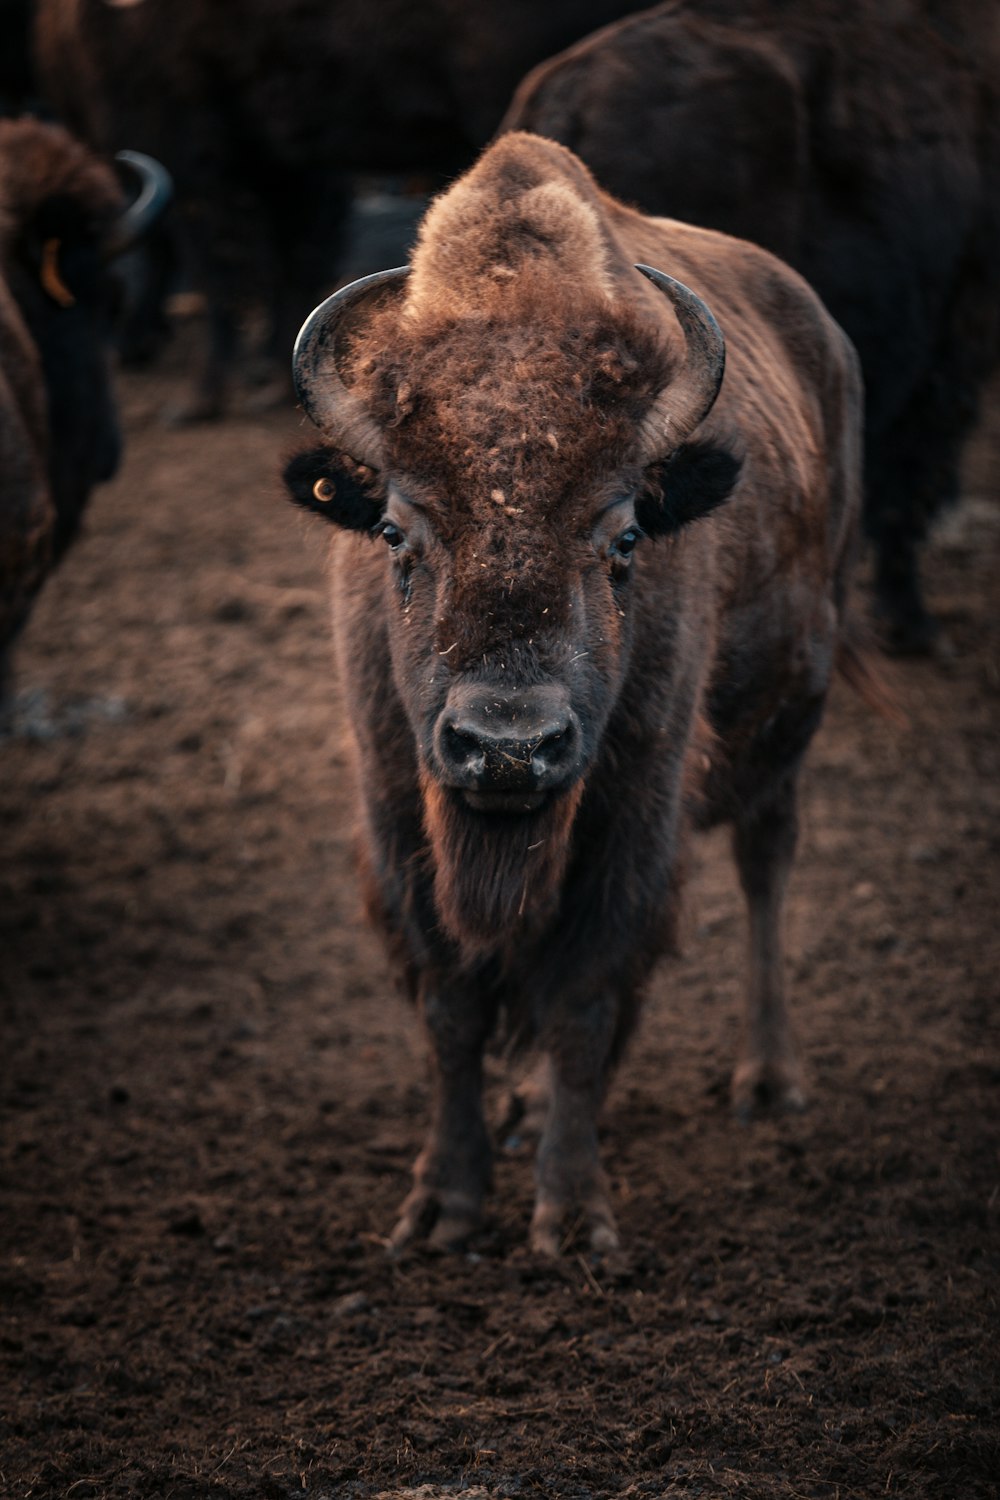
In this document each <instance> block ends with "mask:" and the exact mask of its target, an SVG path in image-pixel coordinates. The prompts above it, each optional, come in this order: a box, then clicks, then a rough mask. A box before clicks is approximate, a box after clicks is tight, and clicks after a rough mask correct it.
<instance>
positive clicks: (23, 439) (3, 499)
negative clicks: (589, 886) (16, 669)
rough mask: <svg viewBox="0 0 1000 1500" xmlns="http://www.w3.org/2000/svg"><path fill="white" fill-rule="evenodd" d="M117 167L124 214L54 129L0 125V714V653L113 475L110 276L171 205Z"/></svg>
mask: <svg viewBox="0 0 1000 1500" xmlns="http://www.w3.org/2000/svg"><path fill="white" fill-rule="evenodd" d="M123 156H125V158H126V161H127V165H128V167H129V169H130V170H131V171H132V172H133V174H134V175H136V174H137V175H138V176H139V178H140V180H141V182H142V188H141V190H140V193H139V196H138V198H137V200H136V202H135V203H134V204H133V205H132V206H131V207H127V206H126V199H125V195H124V193H123V191H122V189H121V187H120V186H119V184H118V182H117V180H116V178H115V174H114V172H113V171H112V169H111V167H109V166H108V165H106V164H105V163H103V162H101V161H98V159H97V158H96V157H95V156H93V155H92V154H91V153H90V152H89V151H88V150H87V149H86V147H84V146H82V145H80V143H79V142H78V141H75V140H73V139H72V137H71V136H69V135H68V134H67V133H66V131H65V130H63V129H61V128H60V127H59V126H55V125H43V124H42V123H40V122H39V121H37V120H27V119H25V120H2V121H0V700H2V698H3V686H4V683H3V679H4V670H3V667H4V660H5V653H6V648H7V647H8V645H9V643H10V641H11V640H12V639H13V637H14V636H15V635H16V633H17V631H18V630H19V629H20V628H21V626H22V625H23V623H24V621H25V619H26V618H27V614H28V611H29V609H30V606H31V602H32V600H33V599H34V597H35V595H36V593H37V592H38V590H39V588H40V587H41V585H42V582H43V581H44V578H45V576H46V574H47V573H48V572H49V571H50V569H51V568H52V566H53V564H54V563H55V562H56V561H57V560H58V558H59V557H60V556H61V554H62V552H63V551H64V550H65V548H66V547H67V546H68V544H69V542H70V541H71V539H72V537H73V535H74V534H75V532H76V529H77V526H78V524H79V520H80V516H81V513H82V511H83V507H84V505H85V503H86V500H87V496H88V494H89V492H90V490H91V487H92V486H93V485H94V484H97V483H98V482H100V481H101V480H104V479H109V478H110V477H111V475H112V474H113V473H114V471H115V469H116V467H117V465H118V458H119V452H120V439H119V433H118V419H117V415H116V411H115V404H114V396H113V392H112V388H111V380H110V372H109V369H108V344H109V342H110V338H111V332H112V313H113V310H114V288H113V281H112V276H111V272H110V269H109V264H108V263H109V262H110V261H111V260H112V259H113V258H114V257H115V256H117V255H119V254H121V253H122V252H123V251H124V250H126V249H128V248H129V247H130V246H131V245H132V244H134V243H135V242H136V240H137V239H138V238H139V237H140V236H141V235H142V234H143V233H145V231H146V229H148V227H149V225H150V224H151V223H152V222H153V221H154V220H155V218H156V217H157V216H158V215H159V213H160V211H161V209H162V207H163V206H164V203H165V201H166V197H167V195H168V192H169V185H168V181H167V178H166V175H165V174H164V173H163V172H162V169H160V168H159V167H158V166H157V164H156V163H153V162H150V161H148V160H147V159H146V158H144V157H139V156H137V155H135V154H132V153H127V154H126V153H123Z"/></svg>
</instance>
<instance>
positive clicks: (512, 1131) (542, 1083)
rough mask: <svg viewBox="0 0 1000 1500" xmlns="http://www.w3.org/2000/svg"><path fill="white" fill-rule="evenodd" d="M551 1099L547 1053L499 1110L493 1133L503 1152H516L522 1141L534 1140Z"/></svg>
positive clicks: (512, 1091) (536, 1138) (549, 1060)
mask: <svg viewBox="0 0 1000 1500" xmlns="http://www.w3.org/2000/svg"><path fill="white" fill-rule="evenodd" d="M551 1100H552V1062H551V1059H550V1058H549V1056H548V1054H547V1053H544V1052H543V1053H542V1056H541V1057H540V1058H539V1059H538V1061H537V1062H536V1063H535V1065H534V1067H533V1068H532V1069H531V1071H530V1072H529V1073H528V1074H527V1075H526V1077H524V1078H523V1079H522V1080H521V1082H520V1083H518V1084H515V1086H514V1087H513V1088H512V1089H511V1090H510V1092H509V1093H508V1094H507V1095H506V1097H505V1098H504V1100H503V1102H502V1104H501V1108H500V1119H499V1124H498V1126H497V1134H498V1136H499V1139H500V1140H501V1141H502V1142H503V1145H504V1149H505V1150H506V1151H516V1150H517V1148H518V1146H520V1145H521V1144H522V1142H523V1141H524V1140H526V1139H529V1140H536V1141H537V1140H538V1139H539V1138H540V1136H541V1134H542V1131H543V1130H544V1128H545V1121H546V1119H547V1118H548V1113H549V1105H550V1103H551Z"/></svg>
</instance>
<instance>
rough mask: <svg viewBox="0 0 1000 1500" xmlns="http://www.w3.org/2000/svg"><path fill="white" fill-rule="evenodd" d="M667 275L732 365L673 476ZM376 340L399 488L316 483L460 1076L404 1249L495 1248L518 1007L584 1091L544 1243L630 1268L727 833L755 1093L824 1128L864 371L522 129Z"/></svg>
mask: <svg viewBox="0 0 1000 1500" xmlns="http://www.w3.org/2000/svg"><path fill="white" fill-rule="evenodd" d="M635 262H643V263H646V264H651V265H654V266H657V267H659V268H660V269H662V270H664V271H666V272H667V273H669V274H670V275H673V276H676V277H678V278H679V279H680V280H682V281H683V282H685V283H686V284H688V285H689V286H691V287H693V288H694V290H695V291H696V292H698V293H699V294H700V295H702V296H703V297H704V298H705V299H706V301H707V302H708V303H709V304H710V306H711V307H712V309H713V310H714V312H715V314H716V316H717V317H718V319H719V322H720V323H721V325H722V327H723V329H724V331H725V334H726V338H727V342H728V366H727V375H726V379H725V382H724V384H723V388H722V392H721V395H720V396H719V398H718V401H717V403H716V407H715V409H714V410H713V412H712V414H711V415H710V416H709V417H708V419H707V420H706V421H705V422H704V423H703V425H702V429H701V434H700V436H699V438H698V440H697V441H692V440H690V434H687V433H684V432H680V433H678V434H677V435H676V437H675V438H674V440H673V441H674V443H675V445H679V451H670V450H669V449H665V450H664V451H663V452H662V453H661V454H659V455H652V456H651V455H650V452H649V450H648V447H647V435H646V422H645V419H646V417H647V416H648V413H649V411H650V409H651V407H652V406H653V403H654V402H658V401H660V400H662V399H665V398H666V396H667V395H668V394H669V392H670V390H671V389H672V388H673V387H674V386H675V385H676V384H677V383H678V382H679V380H680V379H681V374H680V372H681V371H682V370H683V368H684V365H683V359H684V344H685V340H684V337H683V335H682V334H681V329H680V327H679V325H678V323H677V320H676V318H675V316H674V314H673V312H672V311H671V307H670V304H669V302H668V301H667V300H666V298H665V296H664V295H663V293H661V292H660V291H659V290H657V289H655V288H653V287H652V286H651V285H650V284H649V282H647V281H646V280H645V279H644V278H642V277H641V276H640V275H639V274H638V273H637V272H636V271H635V270H634V269H633V266H634V263H635ZM350 326H351V328H352V332H351V336H350V347H349V348H348V349H347V350H345V351H344V353H343V359H342V361H341V370H342V373H343V375H344V378H345V379H346V381H347V383H348V384H349V385H350V386H351V387H352V390H353V394H354V395H355V396H361V397H362V398H363V400H364V402H365V405H366V407H367V410H368V411H369V412H370V414H371V416H372V417H373V419H374V421H375V423H376V425H377V427H378V428H379V429H380V432H381V439H382V441H383V452H384V460H383V468H382V472H381V473H380V475H379V476H378V477H377V480H376V481H375V482H374V483H372V482H370V481H368V480H367V479H366V480H365V481H364V482H361V481H359V480H358V479H357V477H356V466H355V465H352V464H351V463H350V462H348V461H347V460H346V459H345V458H344V457H343V456H342V455H339V454H338V453H337V451H336V449H335V447H334V448H329V447H328V448H326V449H323V450H320V452H319V453H318V454H314V455H311V456H309V457H302V458H299V459H297V460H295V461H294V462H293V463H292V464H291V465H290V467H289V471H288V476H289V486H290V489H291V491H292V494H293V497H294V498H296V499H298V500H299V501H300V502H301V503H304V504H307V505H309V506H310V508H312V509H317V510H322V511H323V513H324V514H326V516H327V518H328V519H329V520H331V521H333V522H335V523H339V525H340V526H341V527H343V528H345V529H344V530H343V531H341V532H340V533H339V534H335V535H336V542H335V547H334V562H333V603H334V621H335V631H336V640H337V654H338V661H339V664H340V668H341V672H342V676H343V680H344V687H345V693H346V698H347V704H348V711H349V715H350V721H351V724H352V727H353V732H354V737H355V741H356V749H357V762H358V773H359V791H360V796H361V806H362V826H363V836H362V837H363V847H364V861H363V863H364V867H365V871H366V881H367V883H368V885H369V888H370V889H371V890H372V891H373V893H374V897H373V901H372V903H371V904H372V906H373V909H375V910H376V911H377V912H378V914H379V916H380V919H381V920H382V921H383V922H384V924H385V926H386V929H387V931H388V934H389V936H390V941H391V944H392V947H393V950H394V952H395V953H396V954H397V955H398V956H399V957H400V958H401V961H402V964H403V967H404V969H405V971H406V973H407V974H408V976H409V978H410V981H411V983H412V986H413V988H414V990H415V992H416V994H417V995H418V998H419V999H420V1002H421V1005H422V1009H423V1014H424V1017H425V1021H426V1024H427V1027H428V1031H429V1034H430V1037H431V1041H432V1046H433V1053H434V1059H435V1074H436V1100H435V1113H434V1121H433V1124H432V1127H431V1131H430V1134H429V1137H428V1141H427V1144H426V1147H425V1149H424V1151H423V1152H422V1153H421V1155H420V1157H419V1159H418V1162H417V1166H416V1172H415V1176H416V1183H415V1187H414V1190H413V1193H412V1194H411V1195H410V1198H409V1199H408V1200H407V1202H406V1204H405V1205H404V1208H403V1212H402V1217H401V1219H400V1222H399V1225H398V1226H397V1230H396V1234H395V1242H396V1243H397V1244H402V1243H404V1242H406V1241H407V1240H409V1239H411V1238H412V1237H414V1236H416V1235H418V1234H419V1233H421V1232H423V1229H424V1228H425V1227H426V1223H427V1221H428V1218H430V1219H433V1217H434V1215H435V1214H437V1215H438V1227H437V1230H436V1234H437V1237H438V1238H439V1239H441V1240H450V1239H452V1238H456V1237H459V1236H460V1235H461V1234H462V1233H466V1232H468V1231H469V1230H470V1229H471V1228H472V1227H474V1225H475V1223H476V1220H477V1217H478V1212H479V1205H480V1200H481V1198H482V1194H483V1191H484V1189H485V1186H486V1183H487V1181H488V1179H489V1155H490V1153H489V1143H488V1139H487V1137H486V1132H485V1127H484V1124H483V1120H482V1112H481V1102H480V1098H479V1072H480V1058H481V1053H482V1048H483V1046H484V1043H485V1040H486V1038H487V1036H488V1035H489V1033H490V1031H491V1029H492V1028H493V1026H494V1025H495V1023H496V1019H497V1017H498V1015H500V1014H503V1013H506V1014H507V1015H508V1017H509V1018H510V1020H511V1023H512V1026H513V1029H514V1030H515V1031H516V1032H517V1033H518V1034H520V1035H522V1036H524V1035H532V1036H533V1037H534V1038H535V1039H536V1040H537V1041H538V1042H539V1043H540V1045H541V1046H542V1047H543V1048H544V1049H545V1050H546V1051H547V1052H548V1053H549V1055H550V1058H551V1061H552V1077H553V1097H552V1100H551V1104H550V1110H549V1118H548V1123H547V1126H546V1129H545V1133H544V1135H543V1139H542V1143H541V1147H540V1153H539V1192H538V1200H537V1203H536V1209H535V1216H534V1220H533V1241H534V1243H535V1245H536V1246H537V1247H538V1248H539V1249H541V1250H545V1251H552V1250H554V1249H555V1247H556V1245H557V1244H558V1240H559V1222H560V1220H561V1218H562V1216H563V1215H564V1214H565V1213H567V1212H571V1211H573V1210H575V1209H576V1208H581V1209H582V1210H583V1213H584V1217H585V1219H586V1221H587V1223H588V1225H589V1229H590V1233H591V1242H592V1244H593V1245H594V1246H595V1248H607V1247H608V1246H609V1245H610V1244H612V1243H614V1241H615V1231H614V1225H613V1217H612V1214H611V1209H610V1204H609V1202H608V1198H607V1194H606V1191H605V1187H604V1185H603V1179H602V1177H601V1174H600V1170H599V1166H598V1161H597V1148H596V1133H595V1119H596V1112H597V1109H598V1107H599V1104H600V1101H601V1098H602V1096H603V1093H604V1089H605V1087H606V1084H607V1081H608V1077H609V1074H610V1070H611V1068H612V1066H613V1064H614V1061H615V1059H616V1058H617V1056H618V1055H619V1053H620V1051H621V1048H622V1046H623V1044H624V1041H625V1039H626V1038H627V1035H628V1032H629V1030H630V1028H631V1025H632V1023H633V1020H634V1018H635V1015H636V1012H637V1009H638V1004H639V998H640V995H641V991H642V986H643V984H644V982H645V980H646V978H647V976H648V974H649V972H650V969H651V967H652V965H653V963H654V962H655V960H656V958H657V957H658V956H659V955H660V954H661V953H662V952H664V951H665V949H666V948H667V947H668V946H669V944H670V941H671V938H672V934H673V930H674V926H675V920H676V903H677V895H678V890H679V885H680V879H681V870H682V851H683V846H684V841H685V837H686V831H687V829H688V828H689V827H691V826H692V825H693V824H694V823H696V822H698V823H708V822H712V821H714V820H717V819H719V818H728V819H731V820H732V821H733V822H734V825H735V828H736V834H737V837H736V850H737V858H738V863H739V867H740V873H741V878H742V879H743V882H744V886H745V888H746V891H747V896H748V902H749V906H750V912H751V921H752V931H753V933H754V942H753V948H752V955H751V974H752V983H751V995H750V1000H749V1008H748V1042H747V1048H746V1050H745V1052H744V1056H743V1058H742V1060H741V1063H740V1066H739V1068H738V1070H737V1075H736V1082H735V1086H734V1087H735V1094H734V1097H735V1099H736V1102H737V1104H738V1105H740V1107H748V1106H749V1105H750V1104H751V1103H752V1102H754V1101H755V1100H756V1099H758V1098H759V1097H761V1096H765V1095H767V1096H770V1097H772V1098H776V1099H779V1100H782V1101H784V1102H786V1103H795V1102H798V1101H800V1099H801V1093H802V1077H801V1068H800V1065H799V1063H798V1061H797V1057H796V1054H795V1049H794V1046H793V1043H792V1040H791V1033H790V1029H789V1025H788V1021H787V1017H786V1014H785V1009H784V1002H783V996H782V977H781V969H780V945H779V942H778V936H777V934H778V923H779V919H780V897H781V890H782V888H783V884H784V878H785V875H786V873H787V869H788V865H789V863H790V860H791V851H792V848H793V845H794V826H795V803H794V788H795V776H796V772H797V768H798V765H799V762H800V760H801V757H802V754H803V753H804V751H805V748H806V746H807V744H808V741H809V738H810V736H811V734H812V732H813V730H814V728H815V726H816V723H817V722H818V718H819V714H820V712H821V709H822V703H823V697H824V695H825V691H826V687H827V684H828V682H829V677H830V673H831V671H832V668H833V662H834V656H835V651H836V642H837V636H838V630H839V625H840V620H841V617H842V614H843V609H844V600H845V594H846V586H847V568H848V563H849V557H850V552H851V544H852V538H853V536H854V531H855V525H856V520H857V508H858V442H859V401H860V392H859V386H858V380H857V371H856V362H855V360H854V357H853V354H852V351H851V350H850V347H849V346H848V345H847V343H846V341H845V339H844V338H843V336H842V335H841V334H840V332H839V330H838V329H837V328H836V326H835V325H834V324H833V323H832V321H831V320H830V319H829V318H828V316H827V315H826V314H825V312H824V311H823V309H822V307H821V306H820V305H819V303H818V302H817V300H816V299H815V297H814V296H813V295H812V293H811V292H810V291H809V289H808V288H807V287H806V286H805V284H804V283H802V282H801V281H800V280H799V279H798V278H797V277H796V276H795V275H794V273H792V272H790V271H788V270H787V269H786V268H785V267H783V266H781V265H780V263H778V262H776V261H774V260H773V259H772V258H771V257H770V256H768V255H766V254H765V253H764V252H761V251H757V250H755V249H754V248H753V247H752V246H749V245H746V244H743V243H741V242H738V241H730V240H726V239H725V238H723V237H721V236H718V235H713V234H710V233H708V232H702V231H698V230H693V229H690V228H688V227H686V226H683V225H680V224H675V223H672V222H668V221H651V220H647V219H644V218H642V217H641V216H640V215H638V214H636V213H634V212H632V211H631V210H629V209H626V208H624V207H623V206H622V205H620V204H617V203H615V202H614V201H613V200H611V199H609V198H607V197H606V196H605V195H604V194H602V193H601V192H600V190H599V189H597V188H596V187H595V185H594V184H593V182H592V181H591V180H590V178H589V176H588V174H587V173H586V172H585V170H584V169H583V168H582V166H581V165H580V163H579V162H578V161H577V160H576V159H575V158H574V157H572V156H571V155H570V154H569V153H568V152H566V151H565V150H563V149H562V148H560V147H558V146H555V145H553V144H552V143H549V142H545V141H541V140H538V139H536V138H533V137H530V136H518V135H514V136H509V137H506V138H505V139H504V140H502V141H500V142H498V143H497V144H496V145H495V146H493V147H492V148H491V149H490V150H489V151H488V152H487V153H485V155H484V156H483V158H482V160H481V162H480V164H479V165H478V166H477V167H476V168H475V169H474V170H473V171H472V172H471V173H470V174H469V176H468V177H467V178H465V179H463V180H462V181H461V182H459V183H458V184H457V185H456V186H455V187H453V188H452V189H451V190H450V191H449V193H448V194H446V195H445V197H444V198H443V199H442V200H440V202H439V203H438V204H437V205H436V206H435V207H434V208H433V209H432V211H431V212H430V214H429V215H428V217H427V220H426V222H425V225H424V228H423V231H422V234H421V237H420V242H419V244H418V247H417V251H416V254H415V256H414V264H413V270H412V273H411V275H410V277H409V278H408V280H407V282H406V283H405V286H404V287H403V288H402V289H401V291H400V293H399V294H397V295H396V296H391V295H390V296H388V297H386V298H383V300H382V301H381V302H380V303H378V304H373V305H372V306H370V307H367V308H366V309H365V311H364V316H361V315H359V317H358V319H357V320H356V321H355V322H354V323H353V324H352V325H350ZM317 378H322V375H321V374H320V375H318V376H317ZM681 409H683V408H681ZM734 450H735V451H736V456H733V455H734ZM358 456H359V455H355V457H358ZM741 464H742V468H741ZM320 474H322V475H326V476H329V478H330V481H331V492H330V493H329V494H327V498H325V499H324V500H323V502H322V503H321V504H317V503H316V502H315V501H314V500H312V499H311V498H310V497H311V494H312V491H311V490H310V489H309V484H310V482H314V476H316V475H320ZM730 491H732V494H731V496H730V498H728V499H727V498H726V497H727V495H729V494H730ZM324 493H325V494H326V493H327V492H324ZM723 502H725V503H723ZM370 529H373V530H375V531H376V532H382V533H383V534H384V538H385V543H388V549H389V550H388V553H386V549H385V543H383V542H376V543H375V544H374V545H373V543H372V541H371V540H370V539H369V538H368V537H366V536H365V535H364V532H365V531H368V530H370ZM642 533H645V539H643V537H642ZM633 551H634V557H633V555H632V554H633ZM470 705H471V706H470ZM529 726H537V727H529ZM470 746H471V747H472V749H471V751H470ZM497 747H499V749H498V748H497ZM539 747H541V749H539ZM536 752H538V753H539V755H540V757H541V760H540V765H541V767H542V769H541V770H539V769H538V768H537V767H536V766H535V762H534V756H535V754H536ZM470 754H471V755H472V759H471V760H469V759H468V756H469V755H470ZM477 755H479V756H480V761H478V762H477V761H476V759H475V757H476V756H477ZM559 756H562V760H561V761H559V760H558V759H555V761H554V763H555V764H556V765H557V766H564V767H565V770H563V771H559V772H558V773H556V772H553V773H552V774H551V776H550V778H549V780H548V781H546V782H545V786H546V788H547V790H546V792H545V793H544V794H543V795H540V796H539V797H536V798H535V799H534V800H531V799H532V788H533V786H534V785H535V784H536V783H535V782H534V781H533V780H532V777H533V776H541V775H542V774H543V771H545V768H546V767H547V766H548V764H549V759H551V758H557V757H559ZM476 764H481V766H483V767H489V768H491V769H486V770H480V771H470V770H469V769H468V767H469V766H474V765H476ZM546 774H548V772H546ZM470 776H471V778H472V779H471V780H470ZM539 784H540V783H539ZM509 787H513V788H514V789H515V793H513V794H510V795H511V796H513V804H512V805H511V804H510V803H509V802H505V801H504V798H505V797H508V795H509V794H508V788H509ZM519 797H520V798H521V799H522V800H521V801H519V800H518V798H519ZM525 797H527V798H528V801H527V802H525V801H524V800H523V799H524V798H525ZM484 798H485V800H483V799H484ZM491 799H492V800H491ZM498 799H499V800H498Z"/></svg>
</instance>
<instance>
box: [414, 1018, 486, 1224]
mask: <svg viewBox="0 0 1000 1500" xmlns="http://www.w3.org/2000/svg"><path fill="white" fill-rule="evenodd" d="M423 1017H424V1023H425V1025H426V1027H427V1031H428V1034H429V1037H430V1042H431V1058H432V1070H433V1091H434V1098H433V1115H432V1118H431V1126H430V1130H429V1131H428V1134H427V1139H426V1141H425V1143H424V1148H423V1150H422V1151H421V1153H420V1155H419V1156H418V1157H417V1159H416V1162H415V1163H414V1167H413V1178H414V1185H413V1189H412V1191H411V1192H410V1194H409V1195H408V1197H407V1198H406V1200H405V1202H404V1203H403V1206H402V1209H401V1210H400V1216H399V1220H398V1222H397V1224H396V1227H395V1229H394V1230H393V1232H392V1235H391V1237H390V1241H389V1243H390V1246H391V1248H392V1249H393V1250H399V1249H402V1247H403V1246H405V1245H408V1244H409V1243H411V1241H413V1240H415V1239H421V1238H424V1237H427V1238H428V1239H429V1241H430V1243H431V1244H432V1245H436V1246H438V1247H440V1248H447V1247H449V1246H453V1245H457V1244H460V1243H461V1241H463V1240H464V1239H466V1238H467V1237H468V1236H469V1235H470V1234H471V1233H472V1232H473V1231H474V1230H475V1229H478V1227H479V1223H480V1219H481V1215H482V1202H483V1195H484V1194H485V1192H486V1189H487V1188H488V1187H489V1185H490V1171H491V1164H492V1152H491V1148H490V1140H489V1136H488V1134H487V1130H486V1123H485V1121H484V1119H483V1101H482V1082H483V1065H482V1058H483V1047H484V1045H485V1043H486V1038H487V1036H488V1035H489V1032H490V1029H491V1027H492V1023H493V1015H492V1013H491V1012H488V1011H487V1009H486V1008H485V1007H484V1006H482V1005H477V1004H476V1000H475V998H474V997H472V996H469V995H465V994H463V995H460V996H454V995H452V996H447V997H445V996H439V995H431V996H429V997H427V998H425V1000H424V1004H423Z"/></svg>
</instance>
